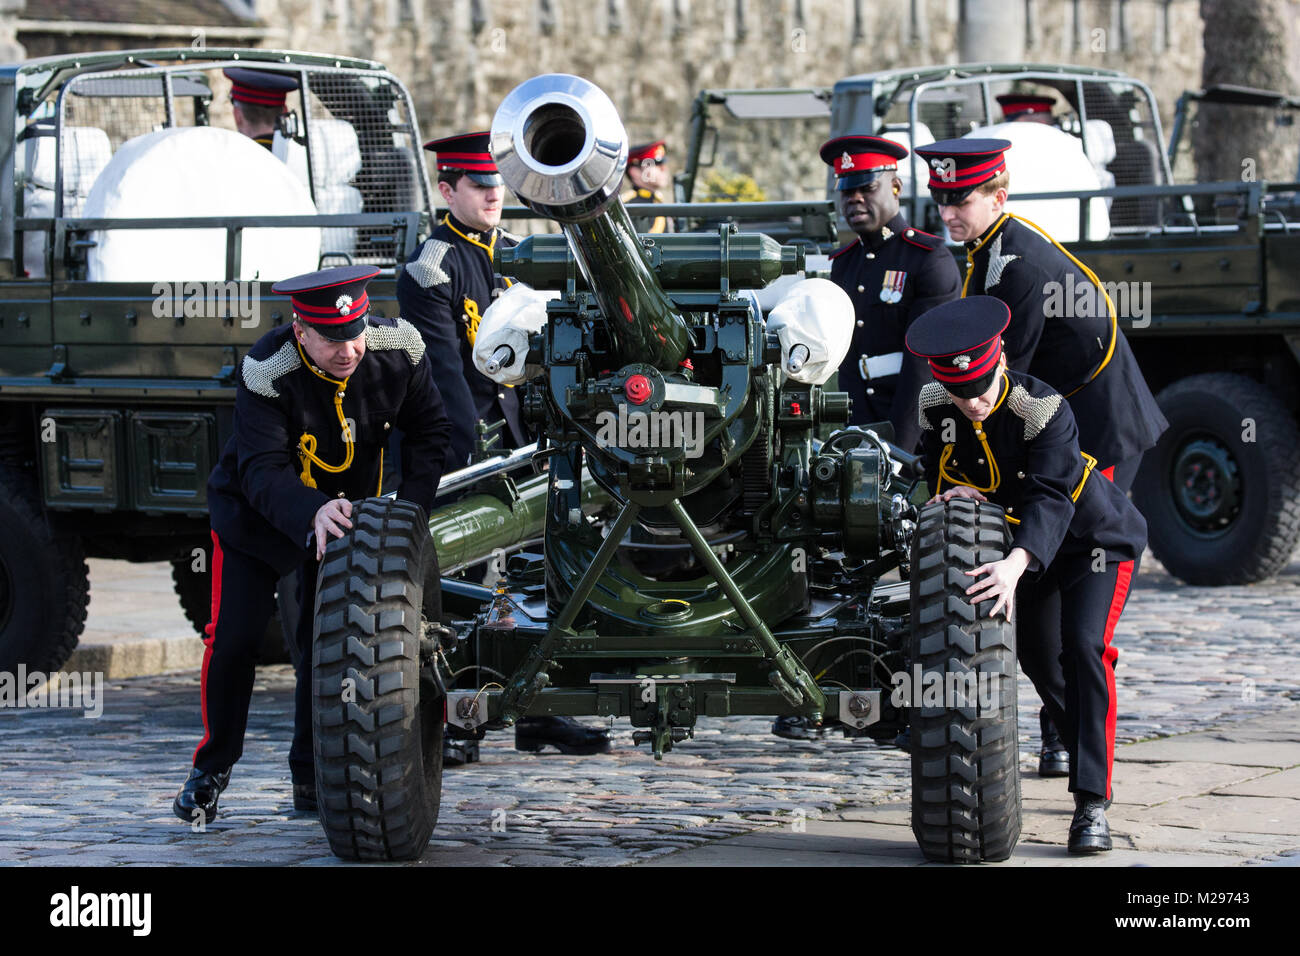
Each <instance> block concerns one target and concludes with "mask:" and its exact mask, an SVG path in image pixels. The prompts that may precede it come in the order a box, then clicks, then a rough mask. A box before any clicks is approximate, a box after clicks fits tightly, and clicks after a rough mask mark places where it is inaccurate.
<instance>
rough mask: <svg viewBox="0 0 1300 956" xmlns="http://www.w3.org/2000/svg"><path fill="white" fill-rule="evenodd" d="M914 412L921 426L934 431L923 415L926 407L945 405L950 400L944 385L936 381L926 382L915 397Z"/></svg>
mask: <svg viewBox="0 0 1300 956" xmlns="http://www.w3.org/2000/svg"><path fill="white" fill-rule="evenodd" d="M916 401H917V406H916V414H917V417H918V418H920V420H921V427H922V428H923V429H925V430H926V431H934V429H933V428H932V427H931V425H930V421H929V419H927V418H926V417H925V410H926V409H927V408H934V407H936V406H938V405H946V404H948V403H949V402H951V401H952V399H951V398H949V397H948V393H947V392H946V391H944V387H943V386H942V385H940V384H939V383H938V382H926V384H925V386H924V387H923V388H922V389H921V394H920V396H919V397H918V398H917V400H916Z"/></svg>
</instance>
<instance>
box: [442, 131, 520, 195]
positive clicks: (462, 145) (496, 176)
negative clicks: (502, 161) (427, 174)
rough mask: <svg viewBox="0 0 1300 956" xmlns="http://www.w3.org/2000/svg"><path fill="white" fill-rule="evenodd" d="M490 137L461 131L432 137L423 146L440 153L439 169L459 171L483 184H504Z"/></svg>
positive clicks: (485, 134)
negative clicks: (439, 137)
mask: <svg viewBox="0 0 1300 956" xmlns="http://www.w3.org/2000/svg"><path fill="white" fill-rule="evenodd" d="M489 139H491V136H490V134H488V133H487V132H481V133H460V134H458V135H456V136H444V137H443V138H442V139H434V140H430V141H429V142H427V143H425V144H424V148H425V149H427V150H431V151H432V152H435V153H437V154H438V172H451V171H455V170H459V171H461V172H463V173H466V174H467V175H468V176H469V178H470V179H472V180H474V182H476V183H478V184H479V185H480V186H504V185H505V180H504V179H502V178H501V174H500V173H499V172H498V171H497V163H496V160H495V159H493V158H492V153H491V151H490V150H489V149H488V140H489Z"/></svg>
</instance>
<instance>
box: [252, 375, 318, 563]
mask: <svg viewBox="0 0 1300 956" xmlns="http://www.w3.org/2000/svg"><path fill="white" fill-rule="evenodd" d="M298 438H299V436H298V435H291V434H289V421H288V419H287V418H286V416H285V415H284V413H283V412H282V411H281V410H280V409H279V408H278V407H277V406H276V405H275V404H274V403H273V402H271V401H269V400H267V399H265V398H261V397H259V396H257V395H254V394H253V393H252V392H250V391H249V390H248V388H247V387H245V385H244V383H243V381H242V379H241V381H240V383H239V386H238V387H237V388H236V390H235V448H236V451H237V453H238V456H239V459H238V460H239V486H240V489H241V490H242V491H243V492H244V497H245V498H247V499H248V502H249V504H251V505H252V506H253V508H254V509H255V510H256V511H257V512H258V513H259V514H261V515H262V517H264V518H266V520H267V521H269V522H271V524H272V525H274V526H275V527H276V528H278V529H279V530H280V531H282V532H284V534H286V535H288V536H289V538H291V539H292V540H293V541H295V542H297V543H299V544H301V543H302V542H303V541H304V540H306V538H307V535H308V534H310V533H311V531H312V527H313V522H314V520H315V517H316V512H317V511H318V510H319V509H320V507H321V505H323V504H325V502H327V501H328V500H329V496H328V495H326V494H325V493H324V492H323V491H319V490H317V489H316V488H308V487H307V486H306V485H304V484H303V483H302V479H301V478H300V477H299V473H298V469H297V462H296V461H295V460H294V459H293V456H292V455H291V453H290V451H289V449H291V448H292V447H294V445H295V443H296V442H297V441H298Z"/></svg>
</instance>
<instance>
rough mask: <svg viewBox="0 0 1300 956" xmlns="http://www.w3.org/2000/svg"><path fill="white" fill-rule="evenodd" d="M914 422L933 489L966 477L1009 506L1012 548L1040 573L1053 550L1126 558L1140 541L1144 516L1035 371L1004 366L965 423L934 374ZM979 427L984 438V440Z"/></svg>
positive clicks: (1051, 558)
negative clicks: (1082, 444)
mask: <svg viewBox="0 0 1300 956" xmlns="http://www.w3.org/2000/svg"><path fill="white" fill-rule="evenodd" d="M919 420H920V424H921V444H922V451H923V455H924V463H925V479H926V482H927V483H928V485H929V486H930V489H931V491H932V492H934V493H936V494H937V493H939V492H942V491H947V490H948V489H949V488H952V487H953V486H954V485H970V486H971V487H973V488H976V489H978V490H979V491H981V492H983V493H984V495H985V497H987V498H988V499H989V500H990V501H992V502H994V503H995V504H999V505H1001V506H1002V507H1003V508H1005V509H1006V512H1007V520H1008V521H1009V522H1010V523H1011V526H1012V532H1013V535H1012V538H1013V541H1012V546H1013V547H1020V548H1024V549H1025V550H1026V551H1028V552H1029V554H1030V555H1031V556H1032V558H1033V560H1031V561H1030V569H1031V570H1034V571H1042V570H1043V569H1045V568H1047V567H1048V566H1049V565H1050V564H1051V563H1052V562H1053V561H1054V560H1055V559H1056V557H1057V556H1058V554H1059V555H1071V556H1078V555H1085V556H1089V555H1091V556H1093V557H1095V553H1094V552H1095V549H1096V548H1101V549H1102V550H1103V551H1104V552H1105V554H1106V561H1107V563H1111V562H1116V561H1132V560H1134V559H1135V558H1137V557H1138V555H1140V554H1141V553H1142V549H1143V548H1144V547H1146V537H1147V534H1146V531H1147V526H1146V521H1145V520H1144V519H1143V517H1142V515H1141V514H1140V513H1139V512H1138V510H1137V508H1136V507H1134V506H1133V503H1132V502H1131V501H1129V500H1128V497H1127V496H1126V495H1125V494H1124V493H1123V492H1122V491H1120V490H1119V489H1118V488H1116V487H1115V485H1114V484H1113V483H1111V482H1110V481H1108V480H1107V479H1106V477H1105V476H1104V475H1101V474H1098V473H1097V469H1096V468H1095V467H1093V465H1092V463H1090V462H1089V461H1088V459H1087V458H1086V456H1084V455H1083V453H1082V452H1080V450H1079V437H1078V434H1079V433H1078V429H1077V428H1076V426H1075V423H1074V415H1073V413H1072V412H1071V411H1070V405H1069V403H1068V402H1066V401H1064V400H1063V399H1062V397H1061V395H1060V393H1058V392H1056V391H1054V390H1053V389H1051V388H1050V387H1049V386H1047V385H1046V384H1045V383H1043V382H1041V381H1039V380H1038V379H1036V378H1033V377H1032V376H1029V375H1025V374H1022V373H1020V372H1005V373H1004V374H1003V375H1002V388H1001V392H1000V394H999V397H998V402H997V405H996V407H995V408H994V410H993V412H992V413H991V414H990V415H989V417H988V418H986V419H985V420H984V421H983V422H972V421H971V420H970V419H968V418H967V417H966V416H965V415H963V414H962V413H961V411H960V410H959V409H958V408H957V406H956V405H954V404H953V403H952V400H951V399H950V398H949V397H948V393H947V392H945V391H944V389H943V386H941V385H939V384H938V383H937V382H931V383H929V384H928V385H926V386H925V387H924V388H923V389H922V390H921V397H920V410H919ZM981 434H982V436H983V441H981Z"/></svg>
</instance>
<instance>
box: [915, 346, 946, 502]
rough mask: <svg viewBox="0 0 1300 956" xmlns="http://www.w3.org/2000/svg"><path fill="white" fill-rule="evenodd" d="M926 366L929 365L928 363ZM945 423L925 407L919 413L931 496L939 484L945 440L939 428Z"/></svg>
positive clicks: (918, 417) (925, 468)
mask: <svg viewBox="0 0 1300 956" xmlns="http://www.w3.org/2000/svg"><path fill="white" fill-rule="evenodd" d="M926 367H927V368H928V367H929V364H928V363H927V365H926ZM941 428H943V423H942V422H938V421H935V419H934V418H933V417H931V416H930V415H929V414H928V413H927V412H926V410H925V409H924V408H922V409H920V411H919V413H918V414H917V431H919V432H920V433H921V471H922V474H923V475H924V476H925V486H926V488H928V489H929V491H930V494H931V496H933V495H934V494H935V493H936V492H935V489H936V488H938V486H939V456H940V454H941V453H942V451H943V442H941V441H940V440H939V431H938V429H941Z"/></svg>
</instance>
